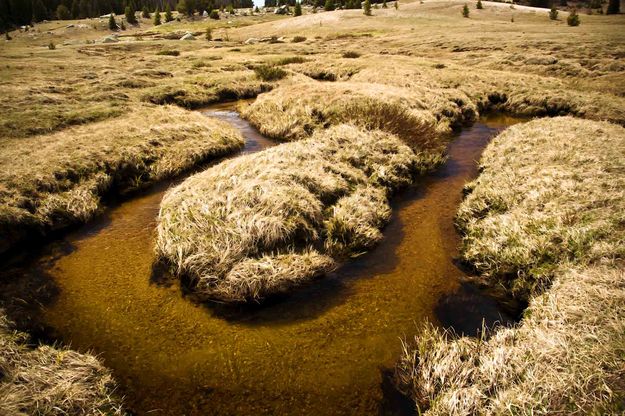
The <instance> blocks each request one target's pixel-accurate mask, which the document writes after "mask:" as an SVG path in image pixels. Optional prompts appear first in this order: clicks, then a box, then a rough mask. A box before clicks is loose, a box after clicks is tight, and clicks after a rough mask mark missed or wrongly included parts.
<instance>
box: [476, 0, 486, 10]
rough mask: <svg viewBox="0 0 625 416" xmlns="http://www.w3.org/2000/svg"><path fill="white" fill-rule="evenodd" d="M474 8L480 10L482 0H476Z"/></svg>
mask: <svg viewBox="0 0 625 416" xmlns="http://www.w3.org/2000/svg"><path fill="white" fill-rule="evenodd" d="M475 8H476V9H478V10H482V9H483V8H484V6H482V0H477V4H476V6H475Z"/></svg>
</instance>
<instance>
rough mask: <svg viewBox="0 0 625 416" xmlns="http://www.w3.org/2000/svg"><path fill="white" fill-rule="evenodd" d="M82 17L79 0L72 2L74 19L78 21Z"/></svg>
mask: <svg viewBox="0 0 625 416" xmlns="http://www.w3.org/2000/svg"><path fill="white" fill-rule="evenodd" d="M79 16H80V7H79V4H78V0H74V1H73V2H72V19H78V17H79Z"/></svg>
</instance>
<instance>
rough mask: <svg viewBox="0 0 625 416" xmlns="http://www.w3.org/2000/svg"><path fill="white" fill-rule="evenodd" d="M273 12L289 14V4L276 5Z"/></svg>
mask: <svg viewBox="0 0 625 416" xmlns="http://www.w3.org/2000/svg"><path fill="white" fill-rule="evenodd" d="M273 13H274V14H289V6H287V5H286V4H285V5H283V6H280V7H278V8H277V9H276V10H275V11H274V12H273Z"/></svg>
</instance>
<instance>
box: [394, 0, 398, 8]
mask: <svg viewBox="0 0 625 416" xmlns="http://www.w3.org/2000/svg"><path fill="white" fill-rule="evenodd" d="M397 9H399V0H395V10H397Z"/></svg>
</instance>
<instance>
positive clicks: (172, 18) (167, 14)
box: [165, 4, 174, 23]
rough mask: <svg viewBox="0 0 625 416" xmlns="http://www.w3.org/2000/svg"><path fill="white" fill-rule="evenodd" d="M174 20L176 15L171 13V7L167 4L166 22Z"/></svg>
mask: <svg viewBox="0 0 625 416" xmlns="http://www.w3.org/2000/svg"><path fill="white" fill-rule="evenodd" d="M172 20H174V17H173V16H172V15H171V7H169V4H167V7H165V22H167V23H169V22H171V21H172Z"/></svg>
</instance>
